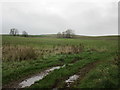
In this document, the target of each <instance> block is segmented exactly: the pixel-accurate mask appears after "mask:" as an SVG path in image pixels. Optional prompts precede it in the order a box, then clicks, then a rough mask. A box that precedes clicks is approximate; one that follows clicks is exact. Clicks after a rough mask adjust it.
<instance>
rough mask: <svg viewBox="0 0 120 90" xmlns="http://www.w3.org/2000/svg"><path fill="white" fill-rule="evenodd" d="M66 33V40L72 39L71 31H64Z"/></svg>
mask: <svg viewBox="0 0 120 90" xmlns="http://www.w3.org/2000/svg"><path fill="white" fill-rule="evenodd" d="M65 32H66V38H72V37H73V35H74V33H73V30H72V29H68V30H66V31H65Z"/></svg>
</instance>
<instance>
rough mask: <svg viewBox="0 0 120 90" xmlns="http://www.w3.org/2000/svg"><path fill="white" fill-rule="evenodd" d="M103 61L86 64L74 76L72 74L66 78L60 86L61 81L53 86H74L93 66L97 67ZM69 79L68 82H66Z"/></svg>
mask: <svg viewBox="0 0 120 90" xmlns="http://www.w3.org/2000/svg"><path fill="white" fill-rule="evenodd" d="M100 62H101V61H100V60H99V61H95V62H93V63H89V64H87V65H85V66H84V67H83V68H81V69H80V70H79V72H78V73H76V74H74V75H73V76H70V77H69V78H67V79H66V80H64V81H65V82H64V84H62V86H59V85H60V83H61V82H60V83H59V82H58V83H56V84H55V85H54V87H53V88H59V87H60V88H71V87H72V86H74V85H75V84H77V81H78V80H79V82H80V81H81V80H82V79H83V78H84V77H85V75H86V74H87V73H88V72H90V71H91V70H92V69H93V68H95V67H96V65H97V64H99V63H100ZM70 78H72V80H73V81H71V80H70ZM66 81H67V82H66Z"/></svg>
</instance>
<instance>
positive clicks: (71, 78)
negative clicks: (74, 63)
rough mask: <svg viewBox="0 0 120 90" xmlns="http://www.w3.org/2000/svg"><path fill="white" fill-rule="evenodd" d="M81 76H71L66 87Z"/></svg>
mask: <svg viewBox="0 0 120 90" xmlns="http://www.w3.org/2000/svg"><path fill="white" fill-rule="evenodd" d="M78 78H79V75H73V76H70V77H69V79H67V80H66V81H65V83H66V85H67V86H66V87H69V86H70V84H71V83H73V82H74V81H76V80H77V79H78Z"/></svg>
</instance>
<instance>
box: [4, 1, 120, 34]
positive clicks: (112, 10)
mask: <svg viewBox="0 0 120 90" xmlns="http://www.w3.org/2000/svg"><path fill="white" fill-rule="evenodd" d="M8 5H9V6H8ZM20 5H21V6H20ZM31 5H32V4H30V5H29V7H30V8H28V7H27V6H28V5H27V4H25V3H23V4H22V3H20V4H19V6H17V5H16V3H7V4H4V8H3V22H2V24H3V31H2V32H3V33H8V32H9V29H10V28H13V27H15V28H17V29H18V30H19V31H23V30H26V31H27V32H29V33H30V34H47V33H57V32H59V31H60V32H61V31H64V30H65V29H67V28H71V29H73V30H75V32H76V34H82V35H105V34H108V35H109V34H117V33H118V28H117V27H118V26H117V20H118V17H117V15H118V13H117V3H85V2H84V3H83V2H81V3H80V2H79V3H77V2H72V3H71V2H70V3H56V2H52V3H47V4H45V6H44V4H40V7H39V4H37V5H38V7H36V6H35V5H33V6H31ZM32 7H33V9H32ZM35 7H36V8H35ZM24 9H25V10H24Z"/></svg>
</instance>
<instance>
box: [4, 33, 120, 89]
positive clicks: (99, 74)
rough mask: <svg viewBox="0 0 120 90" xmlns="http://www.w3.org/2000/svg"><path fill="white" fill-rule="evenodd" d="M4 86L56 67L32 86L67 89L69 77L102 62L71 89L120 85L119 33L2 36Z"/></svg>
mask: <svg viewBox="0 0 120 90" xmlns="http://www.w3.org/2000/svg"><path fill="white" fill-rule="evenodd" d="M2 54H3V56H2V79H3V87H7V86H10V85H11V83H12V82H14V81H19V80H23V79H24V78H27V77H28V76H30V75H31V76H32V75H34V74H36V73H39V72H41V71H44V70H46V69H47V68H50V67H53V66H59V65H60V66H62V65H66V66H65V67H63V68H60V69H58V70H55V71H53V72H51V73H50V74H49V75H47V76H46V77H45V78H43V79H42V80H40V81H37V82H36V83H35V84H33V85H32V86H30V87H29V88H46V87H47V88H64V87H65V85H66V84H65V80H66V79H68V78H69V77H70V76H71V75H74V74H76V73H79V72H80V70H81V69H82V68H85V66H87V65H88V64H91V63H94V62H99V63H98V64H96V66H95V67H94V68H92V69H91V70H90V71H89V72H87V73H86V74H85V75H84V77H82V79H78V80H76V81H75V82H74V83H73V84H72V85H71V86H70V87H71V88H96V87H97V88H119V66H120V65H119V52H118V36H103V37H102V36H101V37H88V36H77V37H76V38H70V39H66V38H56V37H55V36H54V35H51V36H50V35H48V36H47V35H46V36H44V35H42V36H30V37H20V36H7V35H3V36H2Z"/></svg>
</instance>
